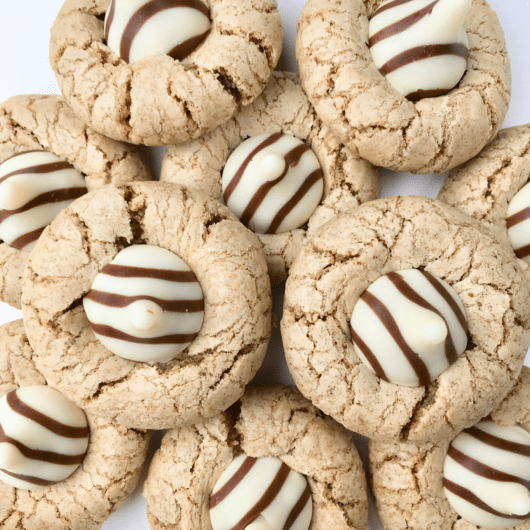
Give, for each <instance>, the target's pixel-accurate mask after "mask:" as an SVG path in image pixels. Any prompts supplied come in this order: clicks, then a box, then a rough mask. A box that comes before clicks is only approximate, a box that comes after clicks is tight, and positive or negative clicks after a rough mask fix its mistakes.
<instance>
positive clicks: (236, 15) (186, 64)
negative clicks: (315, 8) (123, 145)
mask: <svg viewBox="0 0 530 530" xmlns="http://www.w3.org/2000/svg"><path fill="white" fill-rule="evenodd" d="M104 18H106V21H104ZM281 50H282V25H281V19H280V14H279V12H278V8H277V5H276V2H275V0H259V1H258V2H251V3H249V2H247V1H245V0H237V1H235V2H234V1H233V0H193V1H192V0H186V1H182V2H170V1H167V0H164V1H163V2H155V1H154V0H150V1H147V0H135V1H134V2H131V1H130V0H127V1H124V0H113V2H112V3H111V1H110V0H98V1H97V2H95V3H94V2H92V1H91V0H67V1H66V2H65V3H64V5H63V7H62V8H61V10H60V12H59V14H58V16H57V19H56V21H55V23H54V26H53V28H52V30H51V46H50V64H51V66H52V68H53V69H54V71H55V73H56V77H57V82H58V84H59V87H60V89H61V91H62V93H63V95H64V97H65V98H66V100H67V101H68V103H69V104H70V105H71V107H72V108H73V110H74V112H75V113H76V114H78V115H79V116H80V117H81V118H82V119H83V120H84V121H85V122H86V123H88V124H90V125H91V127H94V128H95V129H97V130H98V131H100V132H101V133H103V134H105V135H107V136H110V137H111V138H116V139H118V140H123V141H127V142H131V143H134V144H144V145H165V144H170V143H176V142H183V141H188V140H190V139H192V138H197V137H199V136H201V135H202V134H204V133H206V132H208V131H211V130H212V129H214V128H215V127H217V126H219V125H221V124H222V123H224V122H226V121H227V120H229V119H230V118H231V117H232V115H233V114H234V112H235V111H236V109H237V108H238V106H239V105H248V104H249V103H250V102H252V101H253V100H254V99H255V98H256V97H257V96H258V95H259V94H260V92H261V91H262V90H263V88H264V86H265V84H266V83H267V81H268V79H269V77H270V75H271V72H272V70H273V69H274V67H275V66H276V63H277V62H278V59H279V57H280V54H281ZM168 54H170V55H171V56H170V55H168Z"/></svg>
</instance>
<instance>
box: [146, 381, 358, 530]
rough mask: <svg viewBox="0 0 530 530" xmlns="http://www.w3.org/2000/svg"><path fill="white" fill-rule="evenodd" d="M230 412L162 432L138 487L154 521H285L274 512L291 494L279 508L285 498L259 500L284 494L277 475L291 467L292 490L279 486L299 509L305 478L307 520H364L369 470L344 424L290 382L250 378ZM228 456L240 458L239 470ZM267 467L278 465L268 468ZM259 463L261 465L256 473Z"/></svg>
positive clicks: (201, 524) (349, 525)
mask: <svg viewBox="0 0 530 530" xmlns="http://www.w3.org/2000/svg"><path fill="white" fill-rule="evenodd" d="M230 412H231V413H232V414H229V413H222V414H219V415H217V416H214V417H213V418H210V419H208V420H203V421H201V422H199V423H196V424H195V425H185V426H182V427H179V428H177V429H173V430H171V431H169V432H168V433H167V434H166V435H165V437H164V439H163V440H162V445H161V447H160V449H159V450H158V451H157V453H156V454H155V457H154V459H153V461H152V463H151V466H150V468H149V475H148V477H147V481H146V482H145V487H144V495H145V497H146V498H147V516H148V520H149V524H150V526H151V528H152V529H153V530H159V529H165V528H173V527H177V526H178V527H179V528H182V529H188V528H189V529H191V528H195V529H210V528H212V522H213V528H214V529H215V528H221V527H222V528H232V527H234V528H236V527H237V528H239V527H241V528H244V527H245V526H246V524H248V523H249V522H250V523H252V522H253V521H254V524H255V525H256V527H263V526H260V525H265V527H268V528H285V526H284V525H283V524H282V523H283V521H276V523H277V524H276V525H274V519H275V518H276V519H280V520H282V519H283V520H285V519H286V512H287V511H288V512H289V513H291V510H290V506H291V503H287V509H286V511H285V512H284V509H285V506H283V508H282V507H278V504H274V506H276V509H275V510H274V511H273V512H270V511H269V512H267V510H266V508H267V506H265V505H266V504H267V502H274V499H277V498H278V497H279V496H283V498H284V499H286V497H285V496H284V495H285V494H284V492H283V491H282V489H281V488H280V487H279V486H280V484H279V483H281V482H282V480H286V479H287V480H290V479H291V475H293V474H295V475H298V476H300V475H302V477H301V480H300V482H301V485H300V486H299V488H298V490H297V489H295V487H291V486H290V485H289V487H287V486H286V488H283V490H285V489H288V490H292V494H293V499H292V500H293V502H292V504H299V505H298V508H297V509H296V510H295V513H300V511H301V510H300V505H304V506H305V505H306V502H307V501H306V497H304V496H303V495H302V494H299V493H295V492H296V491H298V492H300V491H305V485H306V484H307V483H308V485H309V490H310V491H309V493H310V498H311V505H312V506H311V508H312V516H311V524H310V526H309V528H311V529H312V530H318V529H321V528H332V529H334V530H335V529H361V528H363V529H367V528H368V505H367V495H366V489H365V476H364V472H363V469H362V464H361V460H360V458H359V455H358V453H357V450H356V448H355V445H354V444H353V441H352V439H351V434H350V433H348V432H347V431H346V430H345V429H344V428H343V427H341V426H340V425H338V424H337V423H336V422H334V421H333V420H332V419H331V418H329V417H326V416H324V414H322V413H321V412H320V411H319V410H318V409H316V408H315V407H313V406H312V405H311V404H310V403H309V402H308V401H307V400H305V399H304V398H303V397H302V396H301V395H300V393H299V392H298V390H297V389H296V388H286V387H280V386H277V387H271V388H251V387H249V388H248V389H247V390H246V391H245V394H244V395H243V397H242V398H241V401H240V403H238V407H234V408H232V409H230ZM243 455H246V457H247V458H245V457H244V456H243ZM271 457H274V458H271ZM238 459H239V460H240V461H241V464H242V465H240V462H238V461H237V460H238ZM267 461H269V462H267ZM273 461H274V462H273ZM233 464H235V465H236V466H238V469H239V472H238V473H237V474H234V472H233V471H236V470H235V469H232V466H233ZM268 466H276V467H275V468H274V469H277V470H278V471H277V472H276V473H275V472H274V471H273V472H272V473H270V474H269V473H268V472H267V467H268ZM257 469H261V470H262V472H260V473H256V470H257ZM253 470H254V471H253ZM226 471H228V472H229V475H230V476H226V473H225V472H226ZM223 473H224V474H225V476H224V477H222V478H221V475H222V474H223ZM242 477H243V480H242V481H241V483H240V486H241V487H239V488H238V487H237V484H238V481H239V480H241V478H242ZM269 477H270V478H269ZM304 477H305V478H306V479H307V482H305V481H304V480H303V478H304ZM245 479H246V480H245ZM269 481H270V482H269ZM249 483H250V486H249ZM223 484H224V485H226V487H225V488H223V487H222V486H223ZM269 484H270V486H269ZM232 487H233V489H232ZM267 487H268V491H267V494H266V495H264V497H266V498H265V499H261V503H260V502H259V501H258V502H257V503H256V504H254V502H253V500H252V498H253V497H252V496H256V494H257V493H258V492H259V491H261V490H264V489H266V488H267ZM253 488H255V492H254V491H253ZM228 490H231V491H228ZM242 491H243V492H244V493H243V495H241V492H242ZM212 492H215V493H214V494H213V495H212ZM298 499H301V501H300V503H298ZM234 503H235V504H234ZM227 504H230V506H232V509H229V512H231V517H228V520H224V521H223V522H222V525H223V526H219V523H218V519H219V517H218V516H219V514H220V513H222V512H226V510H227V509H226V505H227ZM280 504H281V503H280ZM269 505H270V506H271V504H269ZM210 507H211V509H210ZM247 508H248V511H246V510H247ZM271 508H272V506H271ZM240 511H243V513H244V514H246V515H248V517H246V518H245V516H243V517H242V518H241V519H244V523H242V524H244V526H236V525H237V523H238V519H239V512H240ZM210 513H211V514H212V519H210ZM223 515H224V514H223ZM229 515H230V514H229ZM290 520H291V522H292V521H293V520H294V523H293V526H292V527H291V528H300V527H299V526H297V525H298V524H299V522H300V521H298V520H297V519H296V518H294V517H292V518H291V519H290ZM269 525H272V526H269ZM304 528H307V526H304Z"/></svg>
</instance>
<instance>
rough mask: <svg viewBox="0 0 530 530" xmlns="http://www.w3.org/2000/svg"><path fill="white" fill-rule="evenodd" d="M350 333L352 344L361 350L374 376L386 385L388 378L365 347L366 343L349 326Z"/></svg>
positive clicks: (370, 351) (369, 350)
mask: <svg viewBox="0 0 530 530" xmlns="http://www.w3.org/2000/svg"><path fill="white" fill-rule="evenodd" d="M350 333H351V337H352V340H353V342H354V343H355V344H356V346H357V347H358V348H359V349H360V350H361V352H362V353H363V355H364V356H365V357H366V360H367V361H368V362H369V363H370V366H371V367H372V370H373V371H374V372H375V375H377V377H380V378H381V379H383V380H384V381H386V382H387V383H388V382H389V380H388V377H387V376H386V373H385V371H384V370H383V367H382V366H381V364H379V361H378V360H377V357H376V356H375V355H374V354H373V352H372V350H371V349H370V348H369V347H368V346H367V345H366V343H365V342H364V341H363V339H361V337H359V335H357V333H355V331H354V329H353V327H352V326H351V325H350Z"/></svg>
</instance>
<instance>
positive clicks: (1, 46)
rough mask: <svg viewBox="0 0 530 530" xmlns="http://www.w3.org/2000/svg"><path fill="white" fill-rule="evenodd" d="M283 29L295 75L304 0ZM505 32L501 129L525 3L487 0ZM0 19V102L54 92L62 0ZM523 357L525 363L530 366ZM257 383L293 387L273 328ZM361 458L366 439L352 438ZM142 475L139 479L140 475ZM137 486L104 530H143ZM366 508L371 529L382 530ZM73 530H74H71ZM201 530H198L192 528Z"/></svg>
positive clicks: (416, 183)
mask: <svg viewBox="0 0 530 530" xmlns="http://www.w3.org/2000/svg"><path fill="white" fill-rule="evenodd" d="M277 1H278V4H279V8H280V12H281V15H282V19H283V25H284V33H285V37H284V52H283V55H282V58H281V59H280V63H279V65H278V69H283V70H293V71H297V70H298V68H297V65H296V59H295V54H294V40H295V32H296V21H297V20H298V17H299V14H300V11H301V10H302V7H303V4H304V0H277ZM490 4H491V6H492V7H493V9H495V11H496V12H497V14H498V16H499V18H500V21H501V25H502V27H503V29H504V32H505V35H506V40H507V44H508V52H509V54H510V58H511V61H512V79H513V92H512V102H511V106H510V109H509V111H508V115H507V117H506V120H505V122H504V124H503V128H506V127H511V126H513V125H522V124H525V123H529V122H530V91H529V87H530V68H529V63H530V4H529V0H491V1H490ZM1 5H2V18H1V19H0V29H1V31H0V50H3V53H2V54H1V55H0V101H4V100H6V99H7V98H9V97H11V96H15V95H18V94H30V93H41V94H46V93H48V94H49V93H59V90H58V87H57V84H56V82H55V77H54V75H53V72H52V70H51V68H50V66H49V62H48V43H49V30H50V28H51V26H52V24H53V20H54V18H55V16H56V14H57V12H58V11H59V8H60V7H61V5H62V0H44V1H43V0H18V1H15V2H8V1H7V0H2V2H1ZM163 151H164V149H163V148H150V149H147V148H146V149H145V150H144V153H145V155H146V158H147V160H148V162H149V164H150V166H151V169H152V171H153V174H154V175H158V172H159V166H160V160H161V158H162V155H163ZM443 178H444V175H433V174H431V175H420V176H418V175H405V174H403V173H396V172H392V171H386V170H385V171H383V196H387V195H393V194H399V195H426V196H429V197H433V198H435V197H436V195H437V193H438V190H439V189H440V187H441V185H442V182H443ZM282 300H283V289H276V290H275V292H274V304H275V311H276V314H277V316H278V321H279V319H280V318H281V307H282ZM20 315H21V314H20V312H19V311H16V310H14V309H12V308H10V307H9V306H7V305H5V304H0V324H2V323H4V322H8V321H10V320H14V319H16V318H20ZM529 360H530V359H529V357H528V356H527V361H526V364H529V365H530V362H529ZM255 383H256V384H260V385H266V384H274V383H284V384H292V379H291V377H290V375H289V373H288V371H287V368H286V366H285V362H284V360H283V350H282V346H281V339H280V335H279V330H278V328H276V329H275V332H274V335H273V337H272V339H271V343H270V346H269V351H268V354H267V358H266V360H265V363H264V365H263V366H262V368H261V370H260V371H259V373H258V375H257V376H256V378H255ZM160 438H161V433H154V436H153V444H152V450H151V453H152V452H153V451H154V449H155V448H156V446H157V444H159V442H160ZM355 441H356V443H357V446H358V448H359V451H360V452H361V455H362V456H363V458H364V459H365V457H366V441H365V440H364V439H362V438H361V437H360V436H355ZM145 472H146V471H144V476H145ZM141 491H142V486H141V483H140V484H139V486H138V488H137V489H136V491H135V492H134V494H133V496H132V497H131V498H130V499H129V500H128V501H127V502H126V503H125V505H124V506H122V507H121V508H120V509H119V510H118V511H117V512H116V513H115V514H113V515H112V516H111V518H110V519H109V520H108V521H107V522H106V523H105V524H104V525H103V529H104V530H147V529H149V525H148V523H147V519H146V516H145V500H144V498H143V497H142V495H141ZM381 528H382V527H381V524H380V523H379V521H378V519H377V516H376V515H375V514H374V512H373V509H372V508H370V529H371V530H379V529H381ZM73 530H75V529H73ZM197 530H200V529H197Z"/></svg>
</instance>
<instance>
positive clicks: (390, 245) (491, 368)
mask: <svg viewBox="0 0 530 530" xmlns="http://www.w3.org/2000/svg"><path fill="white" fill-rule="evenodd" d="M406 269H417V270H419V271H420V272H422V273H423V274H429V275H430V276H432V277H437V278H439V279H440V280H442V281H444V282H446V283H447V284H448V285H449V286H450V287H451V288H452V289H453V290H454V291H455V292H456V294H457V295H458V297H459V298H460V301H461V304H462V307H463V309H464V312H465V317H466V321H467V327H468V331H467V344H466V347H465V351H464V352H463V353H462V354H461V355H460V356H457V357H456V359H453V361H454V362H453V364H451V365H450V366H449V367H448V368H447V369H444V371H442V373H441V374H440V375H438V376H437V377H434V378H431V379H432V381H431V382H430V383H429V384H428V385H426V386H414V387H408V386H403V385H402V384H400V385H398V384H395V383H391V382H387V381H385V379H384V378H383V377H382V376H381V375H376V374H375V373H374V370H373V369H370V368H369V367H367V366H366V365H365V364H363V363H362V362H361V360H360V358H359V356H358V355H357V353H356V346H354V344H353V342H352V332H351V330H350V324H351V320H350V318H351V315H352V312H353V310H354V307H355V306H356V304H357V303H358V301H359V300H360V299H361V297H364V294H363V293H365V291H366V289H367V288H368V287H369V286H370V285H375V284H374V282H375V281H376V280H378V279H379V278H381V276H383V275H388V276H390V275H391V274H389V273H399V271H403V270H406ZM388 276H387V277H388ZM396 281H397V278H396ZM526 292H527V287H526V280H525V277H524V275H523V273H522V271H521V270H520V268H519V267H518V265H517V263H516V261H515V260H514V259H513V256H512V254H511V253H510V252H508V251H507V250H506V249H504V248H503V247H501V246H500V245H499V244H498V243H496V242H495V241H494V240H493V239H492V238H491V237H490V235H489V233H488V231H487V229H486V228H484V227H483V226H482V225H481V224H480V223H479V222H478V221H476V220H474V219H472V218H470V217H469V216H467V215H465V214H462V213H461V212H458V211H457V210H455V209H454V208H451V207H450V206H447V205H446V204H444V203H442V202H439V201H434V200H432V199H428V198H425V197H412V196H411V197H402V198H400V197H390V198H385V199H379V200H377V201H372V202H370V203H366V204H364V205H361V206H360V207H359V208H357V209H356V210H355V211H353V212H351V213H348V214H342V215H340V216H338V217H337V218H336V219H335V220H333V221H331V222H329V223H327V224H326V225H324V226H322V227H321V228H320V229H319V230H317V231H316V232H315V234H314V235H313V237H312V238H311V239H310V240H309V241H308V242H307V243H306V245H305V246H304V248H303V249H302V251H301V252H300V254H299V256H298V257H297V259H296V260H295V263H294V264H293V267H292V268H291V273H290V275H289V278H288V280H287V282H286V289H285V302H284V313H283V319H282V325H281V331H282V340H283V343H284V347H285V355H286V359H287V363H288V366H289V370H290V371H291V373H292V375H293V377H294V380H295V382H296V384H297V386H298V388H300V391H301V392H302V393H303V394H304V395H305V396H306V397H307V398H308V399H310V400H311V401H312V402H313V404H315V405H316V406H317V407H319V408H320V409H322V410H323V411H324V412H325V413H326V414H329V415H330V416H332V417H333V418H335V419H336V420H337V421H339V422H341V423H342V424H344V425H345V426H346V427H347V428H348V429H351V430H353V431H356V432H359V433H360V434H363V435H365V436H368V437H370V438H374V439H378V440H385V441H389V440H395V441H397V440H399V441H402V442H413V443H418V444H421V443H427V442H429V441H437V440H440V439H444V438H448V437H450V436H451V435H456V434H457V433H458V432H459V431H461V430H462V429H464V428H465V427H468V426H470V425H472V424H473V423H475V422H476V421H478V420H479V419H480V418H482V417H483V416H485V415H486V414H488V413H489V412H490V411H491V410H492V409H493V408H494V407H495V406H496V405H498V403H499V402H500V400H501V399H502V398H503V397H504V396H505V395H506V394H507V393H508V392H509V390H510V389H511V388H512V387H513V385H514V384H515V382H516V380H517V376H518V374H519V371H520V370H521V367H522V365H523V362H524V359H525V354H526V350H527V347H528V340H529V338H530V337H529V331H528V325H529V312H528V311H529V309H530V307H529V305H528V296H527V294H525V293H526ZM419 294H420V295H421V296H422V298H423V299H424V300H425V301H426V302H429V303H430V304H431V305H433V304H434V301H433V299H431V298H429V297H428V296H427V295H424V294H421V292H420V293H419ZM429 296H430V295H429ZM405 302H407V303H409V304H411V303H412V302H411V301H410V300H404V303H405ZM383 304H387V302H385V301H383V302H382V303H381V302H380V306H381V305H383ZM382 309H384V307H379V309H378V311H379V312H381V311H382ZM390 309H391V310H392V309H394V310H396V307H393V306H392V305H391V306H390ZM420 309H422V310H424V308H421V307H419V308H418V309H417V311H419V310H420ZM397 311H399V309H397ZM407 311H408V309H405V317H406V315H407V313H406V312H407ZM393 315H394V320H392V319H389V318H386V316H384V315H382V316H381V321H382V322H383V323H384V324H385V327H387V328H389V330H390V331H391V334H390V337H389V339H388V340H390V338H393V337H397V338H398V339H399V345H400V348H401V350H402V352H403V353H404V354H405V357H406V358H404V359H402V360H399V359H398V361H396V364H397V366H398V367H405V368H407V370H409V371H411V369H413V370H414V371H415V372H416V374H418V375H421V370H423V369H424V368H425V367H424V366H423V367H422V364H423V363H420V362H419V361H420V360H421V356H419V355H418V354H417V352H416V351H415V350H414V349H413V347H411V345H410V344H409V342H408V341H409V340H410V339H408V338H407V336H406V334H405V331H404V330H403V324H402V322H400V321H399V320H398V317H397V315H396V311H394V313H393ZM392 326H394V327H393V328H392ZM361 328H362V326H361ZM357 329H358V328H357ZM377 329H378V328H374V329H373V330H372V328H370V329H367V331H368V335H369V336H368V338H363V341H367V340H369V339H370V335H373V336H374V337H375V338H378V336H379V335H380V333H381V330H378V331H377ZM370 331H372V333H370ZM400 332H401V334H400ZM454 342H455V344H456V342H457V341H456V339H455V341H454ZM355 344H356V345H359V346H361V349H363V348H364V346H363V345H362V343H361V342H360V341H358V340H355ZM368 346H369V348H370V345H368ZM427 353H429V352H427ZM408 364H410V365H411V366H410V367H409V366H408ZM418 368H420V370H418V371H416V369H418ZM427 369H428V367H427ZM387 375H388V374H387ZM426 375H427V376H429V375H430V371H429V372H428V373H427V374H426ZM420 384H421V382H420Z"/></svg>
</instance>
